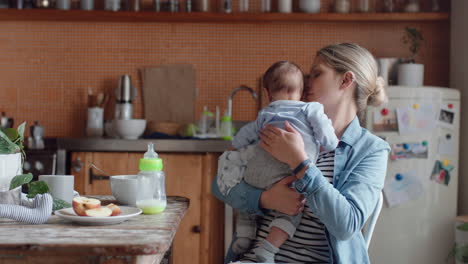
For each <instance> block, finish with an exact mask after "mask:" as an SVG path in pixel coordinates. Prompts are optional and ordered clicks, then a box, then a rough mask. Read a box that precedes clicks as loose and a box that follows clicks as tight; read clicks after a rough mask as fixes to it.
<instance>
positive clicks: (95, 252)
mask: <svg viewBox="0 0 468 264" xmlns="http://www.w3.org/2000/svg"><path fill="white" fill-rule="evenodd" d="M96 198H98V199H100V200H102V201H103V204H106V203H109V202H114V201H113V200H114V198H113V197H112V196H96ZM188 206H189V200H188V199H187V198H184V197H176V196H173V197H168V201H167V208H166V210H165V211H164V212H162V213H160V214H156V215H138V216H136V217H133V218H130V219H129V220H127V221H125V222H122V223H120V224H116V225H105V226H81V225H77V224H74V223H72V222H69V221H67V220H64V219H61V218H59V217H57V216H51V217H50V218H49V221H48V222H47V223H46V224H42V225H29V224H22V223H18V222H15V221H13V220H8V219H0V234H1V235H0V237H3V238H5V239H0V256H1V258H0V263H19V262H18V261H20V260H21V261H20V262H21V263H83V264H85V263H124V262H125V263H135V264H138V263H160V262H161V260H162V259H163V256H164V254H165V253H166V252H167V251H168V250H169V249H170V246H171V244H172V240H173V238H174V235H175V233H176V231H177V229H178V227H179V224H180V222H181V220H182V218H183V217H184V215H185V213H186V211H187V209H188ZM6 238H8V239H6Z"/></svg>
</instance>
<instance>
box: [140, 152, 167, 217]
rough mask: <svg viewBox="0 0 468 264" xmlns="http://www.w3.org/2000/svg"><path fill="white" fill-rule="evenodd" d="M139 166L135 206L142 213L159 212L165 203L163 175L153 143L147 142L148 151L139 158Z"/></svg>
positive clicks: (161, 163) (162, 209)
mask: <svg viewBox="0 0 468 264" xmlns="http://www.w3.org/2000/svg"><path fill="white" fill-rule="evenodd" d="M139 168H140V172H139V173H138V190H139V192H138V194H137V201H136V206H137V207H138V208H140V209H141V210H142V211H143V214H157V213H161V212H162V211H164V209H166V204H167V200H166V188H165V177H164V172H163V171H162V168H163V162H162V159H160V158H159V157H158V154H157V153H156V152H155V151H154V147H153V143H149V144H148V151H147V152H146V153H145V155H144V156H143V158H142V159H140V164H139Z"/></svg>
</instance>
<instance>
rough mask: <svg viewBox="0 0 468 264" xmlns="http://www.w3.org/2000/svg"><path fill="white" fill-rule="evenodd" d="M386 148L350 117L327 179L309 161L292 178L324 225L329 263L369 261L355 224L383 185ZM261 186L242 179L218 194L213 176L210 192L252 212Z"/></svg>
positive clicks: (256, 207)
mask: <svg viewBox="0 0 468 264" xmlns="http://www.w3.org/2000/svg"><path fill="white" fill-rule="evenodd" d="M389 151H390V147H389V145H388V144H387V142H385V141H384V140H382V139H381V138H379V137H377V136H375V135H373V134H371V133H370V132H369V131H368V130H367V129H365V128H362V127H361V126H360V124H359V120H358V119H357V117H356V118H354V120H353V121H352V122H351V123H350V124H349V126H348V127H347V128H346V130H345V132H344V134H343V136H342V137H341V140H340V142H339V144H338V147H337V148H336V150H335V162H334V172H333V185H331V184H330V183H329V182H328V181H327V180H326V179H325V177H323V175H322V172H321V171H320V170H319V169H318V168H317V167H316V166H315V165H314V164H311V165H309V168H308V169H307V170H306V172H305V175H304V177H303V178H302V179H300V180H297V181H296V184H295V188H296V190H297V191H298V192H299V193H302V194H304V195H305V197H306V198H307V205H308V206H309V207H310V210H311V211H312V212H314V214H315V215H316V216H317V217H318V218H319V219H320V220H321V221H322V222H323V224H324V225H325V232H326V235H327V239H328V245H329V248H330V249H331V253H332V254H331V256H332V262H331V263H339V264H341V263H346V264H347V263H356V264H364V263H370V262H369V255H368V253H367V249H366V245H365V242H364V238H363V236H362V233H361V229H362V228H363V226H364V224H365V223H366V221H367V219H368V218H369V216H370V214H371V213H372V212H373V210H374V208H375V206H376V204H377V201H378V198H379V196H380V192H381V191H382V188H383V186H384V180H385V174H386V170H387V160H388V152H389ZM262 191H263V190H260V189H257V188H254V187H252V186H250V185H248V184H246V183H245V182H243V181H242V182H241V183H239V184H238V185H236V186H234V187H233V188H232V189H231V191H230V192H229V194H228V195H227V196H223V195H222V194H221V193H220V192H219V190H218V187H217V184H216V179H214V181H213V184H212V192H213V194H214V195H215V196H216V197H217V198H218V199H220V200H222V201H224V202H225V203H227V204H229V205H231V206H232V207H233V208H235V209H239V210H242V211H245V212H248V213H255V214H258V215H263V210H262V209H261V208H259V201H260V195H261V193H262ZM233 257H234V256H233V254H232V251H231V250H229V252H228V255H227V256H226V259H225V261H226V262H229V261H233V260H234V259H233Z"/></svg>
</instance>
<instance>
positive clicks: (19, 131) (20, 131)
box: [18, 122, 26, 142]
mask: <svg viewBox="0 0 468 264" xmlns="http://www.w3.org/2000/svg"><path fill="white" fill-rule="evenodd" d="M25 127H26V122H23V123H22V124H21V125H19V126H18V135H19V137H20V141H21V142H23V141H24V128H25Z"/></svg>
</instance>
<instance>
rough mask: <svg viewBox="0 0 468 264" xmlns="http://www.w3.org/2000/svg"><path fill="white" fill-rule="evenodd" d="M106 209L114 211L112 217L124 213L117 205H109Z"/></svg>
mask: <svg viewBox="0 0 468 264" xmlns="http://www.w3.org/2000/svg"><path fill="white" fill-rule="evenodd" d="M106 207H107V208H109V209H111V210H112V215H111V216H116V215H119V214H121V213H122V210H120V207H118V206H117V205H115V204H113V203H111V204H108V205H107V206H106Z"/></svg>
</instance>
